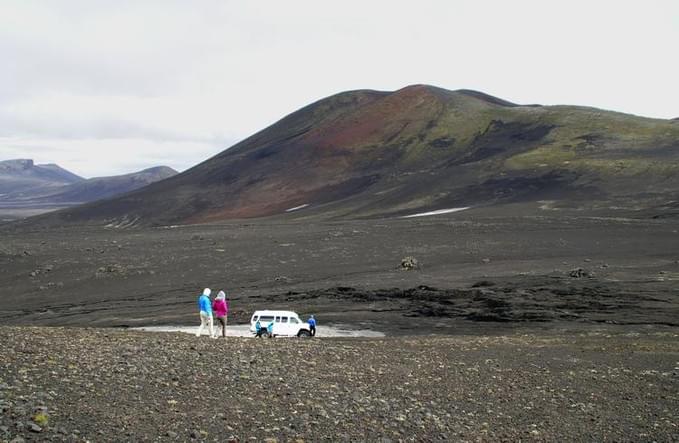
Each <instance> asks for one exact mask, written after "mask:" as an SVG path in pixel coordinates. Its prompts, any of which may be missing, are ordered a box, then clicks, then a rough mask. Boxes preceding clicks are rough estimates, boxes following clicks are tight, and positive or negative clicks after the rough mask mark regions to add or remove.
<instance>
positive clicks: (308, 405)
mask: <svg viewBox="0 0 679 443" xmlns="http://www.w3.org/2000/svg"><path fill="white" fill-rule="evenodd" d="M0 412H1V415H0V440H1V441H15V442H19V441H22V440H26V441H42V440H46V441H190V440H195V441H307V442H310V441H324V440H332V441H366V440H367V441H383V442H386V441H394V442H395V441H412V440H414V441H443V440H445V441H479V440H480V441H503V440H504V441H517V440H524V441H542V440H547V441H557V440H558V441H563V440H569V441H653V440H655V441H677V440H679V332H677V331H676V330H674V329H667V330H666V332H652V333H651V332H645V333H641V334H639V333H616V334H613V335H611V334H608V333H603V332H590V333H581V334H573V333H569V334H561V335H559V334H557V333H540V335H534V334H525V333H521V334H518V333H517V334H514V335H510V336H501V337H483V336H458V337H451V336H445V337H442V336H429V337H416V338H403V337H400V338H383V339H329V338H328V339H320V338H319V339H312V340H299V339H273V340H266V339H252V338H228V339H219V340H212V339H209V338H207V337H201V338H196V337H195V336H193V335H188V334H180V333H174V334H173V333H145V332H131V331H124V330H112V329H83V328H72V329H70V328H30V327H0Z"/></svg>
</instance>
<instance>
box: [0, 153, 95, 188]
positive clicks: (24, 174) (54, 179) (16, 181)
mask: <svg viewBox="0 0 679 443" xmlns="http://www.w3.org/2000/svg"><path fill="white" fill-rule="evenodd" d="M83 180H85V179H84V178H82V177H79V176H77V175H75V174H73V173H72V172H69V171H67V170H65V169H63V168H61V167H59V166H57V165H54V164H46V165H36V164H35V163H34V162H33V160H28V159H17V160H4V161H0V197H2V196H8V195H14V196H15V197H25V196H30V195H35V193H36V192H42V191H38V190H43V191H44V192H50V191H51V190H53V189H55V188H60V187H62V186H65V185H69V184H72V183H78V182H81V181H83Z"/></svg>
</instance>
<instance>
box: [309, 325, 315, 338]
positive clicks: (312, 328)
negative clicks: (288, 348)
mask: <svg viewBox="0 0 679 443" xmlns="http://www.w3.org/2000/svg"><path fill="white" fill-rule="evenodd" d="M309 330H310V331H311V336H312V337H313V336H314V335H316V326H309Z"/></svg>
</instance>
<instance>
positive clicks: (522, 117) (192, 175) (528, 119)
mask: <svg viewBox="0 0 679 443" xmlns="http://www.w3.org/2000/svg"><path fill="white" fill-rule="evenodd" d="M678 172H679V127H678V126H677V125H676V124H675V123H673V122H671V121H669V120H657V119H647V118H641V117H636V116H631V115H625V114H620V113H615V112H609V111H602V110H599V109H593V108H585V107H576V106H537V105H530V106H521V105H517V104H514V103H510V102H507V101H505V100H502V99H499V98H495V97H492V96H489V95H487V94H483V93H480V92H475V91H469V90H459V91H448V90H445V89H441V88H436V87H432V86H426V85H414V86H409V87H406V88H403V89H401V90H398V91H395V92H378V91H350V92H346V93H341V94H337V95H334V96H331V97H328V98H326V99H323V100H320V101H318V102H316V103H313V104H311V105H309V106H307V107H305V108H303V109H301V110H299V111H297V112H295V113H293V114H290V115H289V116H287V117H285V118H284V119H282V120H280V121H279V122H277V123H275V124H273V125H272V126H270V127H268V128H266V129H264V130H263V131H260V132H259V133H257V134H255V135H253V136H251V137H249V138H247V139H246V140H244V141H242V142H240V143H238V144H237V145H235V146H234V147H232V148H230V149H228V150H226V151H223V152H222V153H220V154H218V155H217V156H215V157H213V158H211V159H209V160H207V161H205V162H203V163H201V164H199V165H197V166H195V167H194V168H192V169H190V170H188V171H186V172H184V173H182V174H179V175H177V176H175V177H173V178H170V179H167V180H164V181H162V182H159V183H155V184H152V185H150V186H148V187H145V188H144V189H142V190H139V191H137V192H133V193H130V194H127V195H125V196H122V197H119V198H115V199H112V200H110V201H104V202H96V203H92V204H89V205H85V206H82V207H78V208H73V209H70V210H67V211H64V212H59V213H56V214H54V215H51V216H50V217H51V218H49V219H47V218H46V219H42V220H41V221H43V222H45V223H50V222H55V221H58V222H61V221H67V220H71V221H76V222H94V223H117V224H120V223H123V224H134V223H138V224H145V225H153V224H170V223H199V222H209V221H217V220H224V219H231V218H248V217H262V216H271V215H278V214H285V213H286V211H287V210H289V209H291V208H295V207H299V206H304V209H300V210H299V211H296V212H293V213H292V215H290V216H295V217H300V216H304V215H306V214H316V215H319V216H323V217H374V216H389V215H404V214H408V213H413V212H418V211H425V210H434V209H441V208H448V207H455V206H470V205H475V206H478V205H492V204H496V203H502V202H515V201H538V200H554V201H558V202H561V203H562V204H573V202H582V201H587V202H590V203H591V204H594V205H604V206H605V205H610V206H620V205H623V206H624V205H628V206H629V207H650V206H654V205H656V206H657V205H659V204H665V203H667V201H668V199H671V198H673V196H674V195H676V191H677V190H679V174H678ZM305 205H306V206H305Z"/></svg>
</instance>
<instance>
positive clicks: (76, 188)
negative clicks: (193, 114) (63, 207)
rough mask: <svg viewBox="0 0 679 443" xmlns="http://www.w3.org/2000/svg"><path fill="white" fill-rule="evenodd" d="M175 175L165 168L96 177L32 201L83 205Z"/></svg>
mask: <svg viewBox="0 0 679 443" xmlns="http://www.w3.org/2000/svg"><path fill="white" fill-rule="evenodd" d="M176 174H177V171H175V170H174V169H172V168H170V167H167V166H157V167H155V168H149V169H144V170H143V171H139V172H133V173H131V174H124V175H114V176H111V177H96V178H91V179H88V180H83V181H80V182H76V183H72V184H70V185H67V186H64V187H62V188H61V189H60V190H59V192H57V193H54V194H50V195H46V196H43V197H40V198H36V199H34V201H37V202H43V203H47V202H49V203H59V204H61V203H83V202H91V201H95V200H100V199H106V198H109V197H113V196H115V195H120V194H124V193H126V192H130V191H133V190H135V189H139V188H142V187H144V186H146V185H149V184H151V183H154V182H157V181H160V180H164V179H166V178H169V177H172V176H174V175H176Z"/></svg>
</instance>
